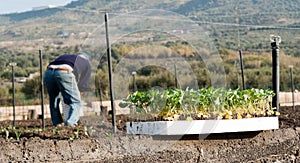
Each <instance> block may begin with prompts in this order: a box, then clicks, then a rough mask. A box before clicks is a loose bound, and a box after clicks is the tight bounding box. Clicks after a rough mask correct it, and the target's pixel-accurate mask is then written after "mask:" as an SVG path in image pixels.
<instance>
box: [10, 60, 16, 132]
mask: <svg viewBox="0 0 300 163" xmlns="http://www.w3.org/2000/svg"><path fill="white" fill-rule="evenodd" d="M9 65H10V66H11V74H12V75H11V76H12V79H11V83H12V105H13V126H14V127H16V100H15V69H14V67H15V66H16V65H17V63H15V62H12V63H9Z"/></svg>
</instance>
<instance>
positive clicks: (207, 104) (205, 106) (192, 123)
mask: <svg viewBox="0 0 300 163" xmlns="http://www.w3.org/2000/svg"><path fill="white" fill-rule="evenodd" d="M273 95H274V93H273V92H272V91H270V90H262V89H250V90H243V91H241V90H238V89H237V90H226V89H223V88H219V89H214V88H203V89H199V90H189V89H187V90H180V89H170V90H165V91H159V90H150V91H146V92H134V93H133V94H131V95H129V96H128V97H127V98H126V99H124V102H123V103H121V104H120V106H121V107H130V109H131V115H130V117H131V118H130V122H127V123H126V130H127V133H128V134H146V135H186V134H210V133H226V132H244V131H260V130H271V129H278V126H279V122H278V117H277V116H278V115H279V112H277V111H276V110H275V109H276V108H272V107H271V103H270V99H271V98H272V96H273Z"/></svg>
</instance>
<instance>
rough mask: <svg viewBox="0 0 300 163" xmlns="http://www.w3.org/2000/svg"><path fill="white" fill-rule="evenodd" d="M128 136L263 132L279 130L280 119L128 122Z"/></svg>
mask: <svg viewBox="0 0 300 163" xmlns="http://www.w3.org/2000/svg"><path fill="white" fill-rule="evenodd" d="M126 128H127V134H142V135H188V134H210V133H226V132H245V131H261V130H272V129H278V128H279V122H278V117H259V118H248V119H239V120H238V119H232V120H193V121H150V122H127V123H126Z"/></svg>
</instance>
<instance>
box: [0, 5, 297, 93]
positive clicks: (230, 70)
mask: <svg viewBox="0 0 300 163" xmlns="http://www.w3.org/2000/svg"><path fill="white" fill-rule="evenodd" d="M299 2H300V1H299V0H286V1H278V2H276V3H275V2H274V1H271V0H239V1H236V0H163V1H150V0H122V1H121V0H119V1H115V0H77V1H73V2H71V3H70V4H68V5H66V6H64V7H60V8H51V9H44V10H38V11H29V12H24V13H14V14H5V15H0V63H1V64H0V72H1V73H0V76H1V81H6V80H9V79H10V77H11V71H10V67H9V66H8V63H9V62H17V64H18V67H16V76H17V77H22V76H26V77H27V76H28V75H29V74H30V73H33V72H37V71H38V64H39V63H38V52H37V51H38V49H42V50H43V51H44V53H45V55H44V64H47V62H49V61H50V60H52V59H53V58H54V57H56V56H57V55H59V54H61V53H72V52H76V51H78V50H81V49H83V50H87V51H88V52H90V53H91V55H92V58H93V61H92V62H93V64H94V67H93V70H94V71H96V70H97V71H98V68H101V71H100V72H105V71H107V70H105V66H104V65H105V64H104V65H102V63H105V61H99V56H104V58H102V59H104V60H105V59H106V58H105V55H104V54H105V50H103V47H100V46H104V45H105V41H106V40H105V29H104V26H103V24H104V11H107V12H108V13H109V20H110V36H111V37H112V40H113V43H112V44H113V46H112V47H113V49H112V52H113V59H114V60H113V63H114V65H117V64H118V63H119V62H120V61H121V59H122V58H124V56H125V55H127V54H132V55H133V56H134V57H136V58H138V59H145V58H147V57H146V56H143V54H147V52H140V51H141V50H140V49H142V50H144V49H143V48H144V46H146V45H147V46H148V47H147V48H149V49H150V50H149V49H146V50H145V51H148V50H149V51H150V52H152V51H151V50H154V52H153V53H154V54H151V55H149V56H150V57H152V58H153V57H156V58H159V57H162V56H164V55H167V56H174V54H175V53H177V54H180V55H181V56H183V57H184V58H185V59H186V60H187V61H188V62H189V63H190V64H191V67H192V68H195V69H196V70H197V74H196V76H197V78H198V79H199V83H198V84H199V85H200V86H208V85H210V84H211V83H210V82H211V81H210V78H209V77H211V76H209V75H210V74H209V73H207V69H214V68H213V67H214V66H215V67H218V66H219V65H218V64H212V65H206V66H205V65H203V64H202V63H203V60H202V59H203V58H199V56H198V58H197V55H195V54H197V52H198V53H203V54H204V55H202V57H204V58H205V56H206V55H207V54H215V53H217V54H220V56H221V57H222V58H221V59H223V66H224V68H223V69H218V71H225V72H226V73H227V77H228V79H226V80H227V81H226V82H227V84H228V85H227V86H229V87H238V86H239V85H240V82H241V80H240V79H236V78H237V74H239V73H240V71H239V69H238V64H239V56H238V54H237V50H238V49H241V50H242V51H243V54H244V55H245V57H244V59H245V63H244V64H245V69H246V71H245V73H246V74H245V75H246V79H247V81H246V82H247V86H249V87H260V88H270V83H271V81H270V80H271V72H270V70H271V64H270V62H271V60H270V57H271V56H270V52H271V46H270V40H269V36H270V34H275V35H280V36H281V38H282V42H281V44H280V52H281V59H282V62H281V65H282V71H281V73H282V79H283V81H284V83H282V84H284V85H283V86H282V88H281V89H282V90H289V88H288V87H289V86H288V84H289V83H288V81H289V76H288V75H289V74H288V73H289V66H290V65H293V66H294V71H295V72H300V69H298V67H299V66H298V65H300V58H299V56H300V49H299V48H297V47H298V45H299V43H300V37H299V33H300V25H299V24H300V13H299V11H300V5H299ZM195 45H196V46H195ZM153 46H157V47H160V49H159V48H157V49H158V50H157V49H156V48H152V49H151V47H153ZM101 48H102V49H101ZM200 55H201V54H200ZM134 57H133V58H134ZM290 61H292V62H290ZM154 62H155V61H154ZM99 63H100V64H101V65H99ZM200 63H201V64H202V65H201V64H200ZM149 64H151V62H150V63H149ZM131 68H132V67H131ZM205 68H206V69H205ZM216 69H217V68H216ZM164 71H165V69H163V68H162V69H155V68H153V67H151V66H150V68H149V67H147V68H145V69H141V70H139V71H138V75H140V78H138V80H139V81H138V82H139V84H140V85H141V87H143V88H148V87H151V85H150V84H149V83H152V84H153V85H155V84H156V83H159V82H161V81H163V80H167V81H168V82H169V83H168V84H174V83H173V82H174V81H173V80H170V78H173V76H172V75H173V74H172V73H166V72H164ZM198 71H199V72H198ZM100 72H95V74H96V73H98V74H96V75H99V73H100ZM146 72H147V73H146ZM145 74H151V75H154V76H152V78H153V81H151V82H150V81H149V79H148V78H147V77H146V75H145ZM155 75H157V76H155ZM100 76H101V74H100ZM216 76H217V75H216ZM102 77H103V78H105V79H106V78H107V76H102ZM167 78H168V79H167ZM295 79H300V75H297V74H296V75H295ZM151 80H152V79H151ZM259 81H261V82H259ZM295 81H296V82H297V83H296V84H297V85H296V89H300V84H299V82H298V80H295ZM102 85H105V86H106V88H107V84H104V83H102ZM4 87H6V86H4ZM106 88H103V89H106ZM6 92H8V91H6ZM4 94H5V93H4ZM6 94H8V93H6ZM0 96H2V95H0Z"/></svg>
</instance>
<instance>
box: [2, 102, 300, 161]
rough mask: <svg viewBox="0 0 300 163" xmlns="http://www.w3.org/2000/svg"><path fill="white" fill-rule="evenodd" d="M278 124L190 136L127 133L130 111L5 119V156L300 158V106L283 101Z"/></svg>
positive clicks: (29, 158) (62, 158)
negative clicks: (68, 122) (63, 120)
mask: <svg viewBox="0 0 300 163" xmlns="http://www.w3.org/2000/svg"><path fill="white" fill-rule="evenodd" d="M280 113H281V115H280V116H279V126H280V129H278V130H270V131H262V132H243V133H223V134H211V135H188V136H143V135H127V134H126V133H125V131H124V122H125V120H124V119H125V118H126V117H125V116H118V117H117V125H118V130H117V132H116V133H115V134H113V133H112V127H111V122H110V121H109V118H108V119H107V118H103V117H100V116H88V117H82V118H81V125H79V126H78V127H75V128H72V127H52V126H51V122H50V120H49V119H47V120H46V123H45V124H46V128H45V129H44V130H41V125H42V124H41V120H32V121H17V122H16V128H12V127H8V126H11V125H12V121H3V122H0V127H1V131H0V132H1V135H0V162H142V161H143V162H276V161H277V162H295V163H298V162H300V140H299V139H300V107H296V108H295V110H293V108H292V107H281V108H280Z"/></svg>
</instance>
